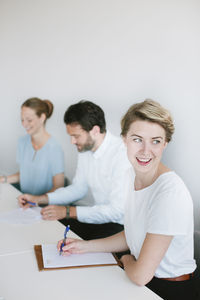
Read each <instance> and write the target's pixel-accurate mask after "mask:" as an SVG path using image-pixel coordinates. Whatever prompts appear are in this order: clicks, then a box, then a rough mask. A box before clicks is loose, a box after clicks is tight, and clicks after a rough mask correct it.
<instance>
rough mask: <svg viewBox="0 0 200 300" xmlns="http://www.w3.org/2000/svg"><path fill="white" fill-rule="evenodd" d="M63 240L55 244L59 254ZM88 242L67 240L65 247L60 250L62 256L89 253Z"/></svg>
mask: <svg viewBox="0 0 200 300" xmlns="http://www.w3.org/2000/svg"><path fill="white" fill-rule="evenodd" d="M62 243H63V240H60V241H59V242H58V244H57V249H58V251H59V252H60V248H61V245H62ZM89 250H90V249H89V247H88V241H84V240H79V239H71V238H67V239H66V242H65V246H63V248H62V255H63V256H68V255H70V254H81V253H86V252H89Z"/></svg>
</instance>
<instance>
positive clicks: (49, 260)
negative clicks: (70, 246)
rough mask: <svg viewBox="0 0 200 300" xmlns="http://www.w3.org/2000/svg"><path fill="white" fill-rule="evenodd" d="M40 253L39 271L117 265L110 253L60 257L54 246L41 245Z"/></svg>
mask: <svg viewBox="0 0 200 300" xmlns="http://www.w3.org/2000/svg"><path fill="white" fill-rule="evenodd" d="M35 247H38V246H35ZM41 252H42V260H43V262H42V267H40V268H39V269H40V270H42V269H43V270H48V269H49V270H50V269H51V270H52V269H60V268H79V267H92V266H109V265H118V262H117V260H116V259H115V257H114V256H113V254H112V253H83V254H71V255H69V256H62V255H59V252H58V250H57V247H56V245H55V244H48V245H42V246H41ZM36 256H37V255H36ZM38 265H39V264H38Z"/></svg>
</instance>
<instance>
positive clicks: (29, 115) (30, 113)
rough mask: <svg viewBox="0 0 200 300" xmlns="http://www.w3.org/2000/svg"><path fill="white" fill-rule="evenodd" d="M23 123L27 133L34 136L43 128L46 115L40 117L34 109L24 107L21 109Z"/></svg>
mask: <svg viewBox="0 0 200 300" xmlns="http://www.w3.org/2000/svg"><path fill="white" fill-rule="evenodd" d="M21 121H22V126H23V127H24V128H25V129H26V131H27V133H28V134H30V135H33V134H35V133H37V132H39V130H40V129H41V128H43V126H44V121H45V115H44V114H42V115H41V116H40V117H38V116H37V115H36V113H35V111H34V110H33V109H31V108H29V107H26V106H23V107H22V109H21Z"/></svg>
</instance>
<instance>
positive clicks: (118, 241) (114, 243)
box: [88, 231, 128, 252]
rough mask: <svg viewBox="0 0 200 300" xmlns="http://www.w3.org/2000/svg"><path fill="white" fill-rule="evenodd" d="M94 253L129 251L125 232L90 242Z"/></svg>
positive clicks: (89, 244)
mask: <svg viewBox="0 0 200 300" xmlns="http://www.w3.org/2000/svg"><path fill="white" fill-rule="evenodd" d="M88 246H89V249H90V250H91V251H92V252H122V251H126V250H128V245H127V243H126V238H125V234H124V231H122V232H119V233H117V234H115V235H112V236H110V237H107V238H103V239H97V240H91V241H88Z"/></svg>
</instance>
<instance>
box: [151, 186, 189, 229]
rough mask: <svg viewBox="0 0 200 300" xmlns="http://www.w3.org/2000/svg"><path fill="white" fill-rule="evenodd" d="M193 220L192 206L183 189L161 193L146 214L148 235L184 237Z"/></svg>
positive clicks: (186, 192) (187, 193) (187, 194)
mask: <svg viewBox="0 0 200 300" xmlns="http://www.w3.org/2000/svg"><path fill="white" fill-rule="evenodd" d="M192 218H193V204H192V199H191V197H190V194H189V192H188V191H187V190H185V189H184V188H181V187H179V188H176V187H175V188H174V190H171V191H168V192H163V193H162V194H160V195H159V197H158V198H157V199H155V201H153V204H152V206H151V207H150V209H149V213H148V225H147V226H148V227H147V231H148V232H149V233H155V234H166V235H184V234H186V233H187V230H188V226H189V224H190V221H191V219H192Z"/></svg>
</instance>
